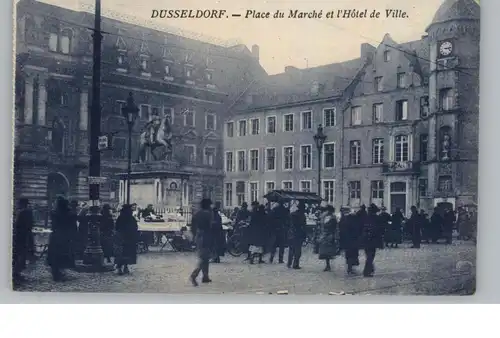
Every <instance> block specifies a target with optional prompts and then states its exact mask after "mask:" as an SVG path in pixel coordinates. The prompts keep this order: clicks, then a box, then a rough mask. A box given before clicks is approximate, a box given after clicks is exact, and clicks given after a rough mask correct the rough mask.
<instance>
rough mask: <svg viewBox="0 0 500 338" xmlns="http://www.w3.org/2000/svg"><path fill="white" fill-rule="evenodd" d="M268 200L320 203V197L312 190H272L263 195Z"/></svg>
mask: <svg viewBox="0 0 500 338" xmlns="http://www.w3.org/2000/svg"><path fill="white" fill-rule="evenodd" d="M264 198H265V199H266V200H267V201H268V202H290V201H294V200H295V201H302V202H304V203H321V201H322V199H321V197H319V196H318V194H316V193H313V192H302V191H290V190H273V191H270V192H268V193H267V194H266V195H264Z"/></svg>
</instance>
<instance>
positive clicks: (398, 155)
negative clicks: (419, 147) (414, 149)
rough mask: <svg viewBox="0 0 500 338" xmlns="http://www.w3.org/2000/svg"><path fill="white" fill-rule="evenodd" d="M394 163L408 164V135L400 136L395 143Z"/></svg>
mask: <svg viewBox="0 0 500 338" xmlns="http://www.w3.org/2000/svg"><path fill="white" fill-rule="evenodd" d="M394 147H395V149H394V161H395V162H407V161H408V160H409V157H410V155H409V141H408V136H407V135H398V136H396V137H395V142H394Z"/></svg>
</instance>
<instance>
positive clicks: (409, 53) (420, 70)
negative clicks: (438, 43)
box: [398, 39, 430, 78]
mask: <svg viewBox="0 0 500 338" xmlns="http://www.w3.org/2000/svg"><path fill="white" fill-rule="evenodd" d="M398 48H399V49H400V50H401V51H404V54H405V56H406V58H407V59H408V60H409V61H410V64H411V65H412V66H413V71H414V72H415V73H417V74H419V75H420V76H421V77H422V78H423V77H425V76H428V75H429V71H430V63H429V57H430V55H429V43H428V41H426V39H421V40H416V41H410V42H405V43H401V44H399V45H398Z"/></svg>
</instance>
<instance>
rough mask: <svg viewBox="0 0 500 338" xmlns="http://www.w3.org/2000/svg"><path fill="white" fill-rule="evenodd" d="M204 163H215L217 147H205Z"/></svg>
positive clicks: (211, 164) (210, 164)
mask: <svg viewBox="0 0 500 338" xmlns="http://www.w3.org/2000/svg"><path fill="white" fill-rule="evenodd" d="M204 164H205V165H209V166H213V165H215V148H214V147H205V156H204Z"/></svg>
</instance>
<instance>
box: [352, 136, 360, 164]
mask: <svg viewBox="0 0 500 338" xmlns="http://www.w3.org/2000/svg"><path fill="white" fill-rule="evenodd" d="M350 149H351V156H350V158H351V165H360V164H361V141H351V147H350Z"/></svg>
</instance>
